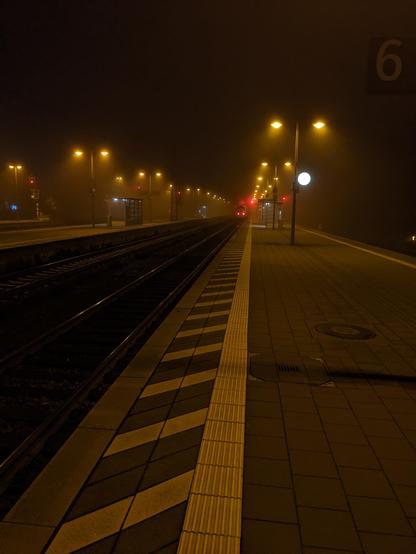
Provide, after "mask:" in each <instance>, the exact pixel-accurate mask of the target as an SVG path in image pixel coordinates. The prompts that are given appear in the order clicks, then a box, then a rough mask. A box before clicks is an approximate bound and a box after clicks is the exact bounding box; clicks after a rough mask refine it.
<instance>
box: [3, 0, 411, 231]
mask: <svg viewBox="0 0 416 554" xmlns="http://www.w3.org/2000/svg"><path fill="white" fill-rule="evenodd" d="M0 17H1V27H0V28H1V32H0V60H1V69H2V82H1V86H0V118H1V127H2V129H1V133H0V164H1V167H6V166H7V164H8V163H9V161H10V160H21V161H22V162H23V163H24V164H25V167H27V168H30V172H31V173H33V174H35V175H37V176H39V180H40V181H41V182H42V183H44V186H45V187H46V188H48V187H49V189H50V190H51V191H52V190H53V192H54V194H55V195H56V196H57V197H59V195H60V194H61V193H62V189H63V188H66V187H67V182H66V181H65V179H64V178H62V174H66V175H67V177H68V171H70V170H69V169H68V160H69V158H70V152H71V148H72V147H74V146H78V145H79V146H82V147H87V146H102V145H103V146H106V147H108V148H109V149H111V152H112V163H113V164H114V168H113V169H114V171H116V170H117V171H122V172H123V173H124V174H126V175H133V174H134V172H135V171H137V170H138V169H139V168H141V167H154V168H156V167H158V168H162V169H163V170H164V172H165V173H166V174H167V175H168V176H169V179H170V180H172V181H174V182H176V183H178V184H190V185H193V184H195V185H199V186H202V187H205V188H206V189H211V190H213V191H216V192H218V193H219V194H224V195H225V196H228V197H229V198H230V199H231V200H233V202H238V200H239V199H240V198H244V197H246V196H247V195H248V194H249V193H250V192H251V190H252V188H253V183H254V177H255V175H256V166H257V165H258V163H259V162H260V161H262V160H263V159H267V160H269V161H273V162H274V161H277V162H279V163H280V162H282V161H284V159H286V158H287V157H289V158H290V157H291V150H292V148H293V146H292V144H293V128H294V123H295V121H296V119H299V120H300V122H301V129H303V132H302V135H301V151H300V154H301V166H302V167H304V168H307V169H309V170H310V171H311V173H312V174H313V177H314V184H313V186H311V187H310V189H309V190H308V191H307V192H304V193H302V196H301V197H300V199H299V210H300V211H299V215H300V218H301V221H304V222H305V223H308V224H311V225H318V224H319V223H321V224H322V225H323V228H324V229H327V230H332V231H335V232H339V233H346V234H349V235H350V236H355V237H356V238H362V239H363V240H375V241H379V242H380V241H382V240H385V242H386V240H387V237H389V236H393V235H394V236H396V235H397V236H401V235H402V234H403V233H406V232H407V231H408V230H410V229H411V228H412V226H413V225H414V229H413V230H414V231H415V232H416V217H415V215H416V208H415V206H416V193H415V184H414V177H413V174H414V162H415V147H416V140H415V139H416V117H415V116H416V96H415V95H396V96H392V95H390V96H376V95H370V94H367V93H366V74H367V61H368V51H369V41H370V39H371V38H372V37H377V36H393V35H394V36H401V37H409V36H414V35H416V32H415V30H414V21H415V19H416V7H415V3H414V1H411V0H398V1H396V2H391V1H388V2H387V1H372V2H370V1H359V2H358V1H351V0H350V1H346V0H340V1H338V2H334V1H333V0H317V1H313V2H312V1H310V0H303V1H296V0H292V1H291V2H280V1H277V0H275V1H265V0H263V1H262V0H257V1H256V2H247V1H234V0H232V1H231V0H223V1H222V2H220V1H218V0H210V1H205V0H195V1H193V2H188V1H181V0H178V1H173V0H171V1H160V0H151V1H147V2H144V1H142V0H139V1H137V0H136V1H134V2H133V1H126V0H121V1H119V2H115V1H113V2H110V1H108V0H100V1H88V0H84V1H82V2H80V1H71V2H70V1H65V2H63V1H54V2H49V1H43V2H32V3H31V5H28V3H27V2H19V1H16V2H2V4H1V16H0ZM415 71H416V68H415ZM316 116H320V117H323V118H325V120H326V121H327V123H328V129H327V130H326V133H325V134H322V135H321V136H319V137H318V136H316V135H313V133H311V131H310V130H309V129H310V122H311V121H312V120H313V119H314V118H315V117H316ZM274 117H279V118H281V119H282V121H283V122H284V123H285V128H284V129H282V132H280V134H278V133H276V134H274V135H273V136H271V135H270V133H269V129H268V124H269V122H270V120H271V119H272V118H274ZM4 173H5V172H3V173H2V172H1V171H0V178H1V179H3V180H4V179H5V178H6V177H7V175H6V176H5V175H4Z"/></svg>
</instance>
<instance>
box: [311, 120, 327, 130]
mask: <svg viewBox="0 0 416 554" xmlns="http://www.w3.org/2000/svg"><path fill="white" fill-rule="evenodd" d="M313 126H314V127H315V129H322V127H325V123H324V122H323V121H315V123H313Z"/></svg>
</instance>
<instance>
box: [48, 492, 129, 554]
mask: <svg viewBox="0 0 416 554" xmlns="http://www.w3.org/2000/svg"><path fill="white" fill-rule="evenodd" d="M133 498H134V497H133V496H129V497H128V498H124V499H123V500H120V501H119V502H115V503H114V504H110V505H109V506H105V507H104V508H100V509H99V510H96V511H95V512H92V513H89V514H86V515H84V516H81V517H79V518H77V519H73V520H72V521H67V522H66V523H64V524H63V525H62V526H61V528H60V529H59V531H58V533H57V535H56V537H55V538H54V540H53V541H52V543H51V545H50V547H49V548H48V549H47V551H46V554H65V553H67V552H74V551H75V550H79V549H80V548H83V547H84V546H87V545H89V544H91V543H93V542H97V541H99V540H101V539H104V538H105V537H109V536H110V535H112V534H113V533H117V531H119V530H120V529H121V525H122V523H123V521H124V518H125V516H126V514H127V511H128V509H129V507H130V504H131V503H132V501H133Z"/></svg>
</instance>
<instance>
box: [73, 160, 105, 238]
mask: <svg viewBox="0 0 416 554" xmlns="http://www.w3.org/2000/svg"><path fill="white" fill-rule="evenodd" d="M73 156H74V158H83V157H84V152H83V151H82V150H74V152H73ZM89 156H90V178H91V187H90V190H89V193H90V194H91V226H92V227H93V228H95V194H96V192H97V188H96V180H95V156H96V152H95V151H94V150H90V153H89ZM99 156H100V157H101V158H108V157H109V156H110V152H109V151H108V150H100V151H99Z"/></svg>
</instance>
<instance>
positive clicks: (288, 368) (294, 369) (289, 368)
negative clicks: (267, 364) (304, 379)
mask: <svg viewBox="0 0 416 554" xmlns="http://www.w3.org/2000/svg"><path fill="white" fill-rule="evenodd" d="M277 369H278V370H279V371H284V372H285V373H299V371H300V369H299V368H298V366H296V365H291V364H277Z"/></svg>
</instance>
